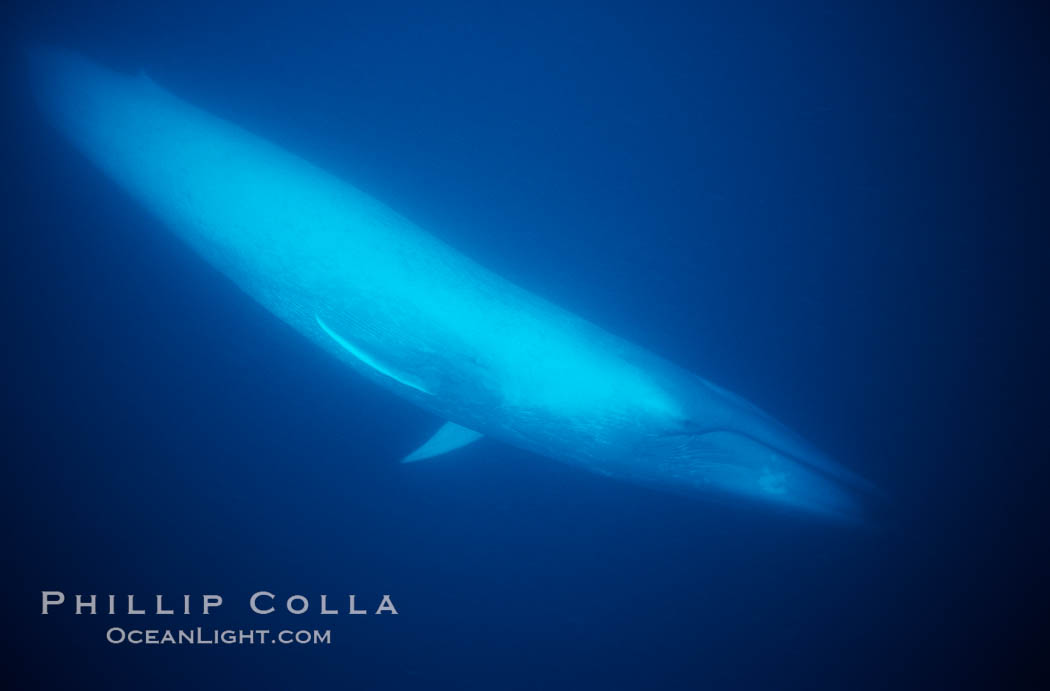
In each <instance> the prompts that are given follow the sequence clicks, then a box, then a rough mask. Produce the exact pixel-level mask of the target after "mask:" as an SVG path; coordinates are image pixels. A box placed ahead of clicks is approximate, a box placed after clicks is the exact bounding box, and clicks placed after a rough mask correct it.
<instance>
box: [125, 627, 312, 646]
mask: <svg viewBox="0 0 1050 691" xmlns="http://www.w3.org/2000/svg"><path fill="white" fill-rule="evenodd" d="M106 640H107V641H109V642H110V643H113V644H114V645H120V644H122V643H130V644H131V645H261V644H266V643H275V644H276V643H279V644H283V645H296V644H297V645H329V644H331V642H332V632H331V631H330V630H327V629H326V630H324V631H318V630H316V629H313V630H307V629H300V630H299V631H289V630H283V631H276V632H273V631H270V630H269V629H224V630H219V629H205V628H202V627H197V628H195V629H123V628H120V627H119V626H114V627H113V628H111V629H109V630H108V631H106Z"/></svg>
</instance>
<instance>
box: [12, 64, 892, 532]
mask: <svg viewBox="0 0 1050 691" xmlns="http://www.w3.org/2000/svg"><path fill="white" fill-rule="evenodd" d="M26 53H27V56H28V59H27V62H28V65H29V74H30V83H31V85H32V88H33V90H34V94H35V96H36V100H37V102H38V104H39V106H40V110H41V112H42V113H43V114H44V115H45V117H46V119H47V120H48V121H49V122H50V123H51V124H52V125H53V126H54V127H55V128H56V129H57V130H58V131H59V132H60V133H62V135H64V136H65V137H66V138H67V139H68V140H69V141H70V142H71V143H72V144H73V146H74V147H75V148H76V149H78V150H79V151H80V152H81V153H82V154H83V155H84V156H85V157H86V158H87V159H88V160H90V161H91V163H93V164H94V166H96V167H97V168H98V169H100V170H101V171H102V172H103V173H105V174H106V175H107V176H108V177H110V178H111V179H112V180H113V181H114V182H115V183H116V184H117V185H118V186H119V187H120V188H122V189H123V190H124V191H125V192H126V193H127V194H128V195H130V196H131V197H132V198H133V199H135V200H136V201H137V202H138V203H139V204H141V205H142V206H143V207H145V209H147V210H148V211H149V212H150V213H151V214H152V215H154V216H155V217H157V218H158V219H160V220H161V221H162V222H163V223H164V224H165V225H166V226H167V227H168V228H170V229H171V230H172V231H173V232H174V233H176V234H177V235H178V237H180V238H181V239H182V240H183V241H185V242H186V243H188V244H189V246H190V247H192V248H193V249H194V250H195V251H196V252H197V253H198V254H199V255H200V256H201V257H203V258H204V259H205V260H206V261H207V262H208V263H210V264H211V265H212V266H213V267H215V268H216V269H218V270H219V271H220V272H222V273H223V274H225V275H226V276H227V277H229V278H230V279H231V280H232V281H233V282H234V283H235V284H236V285H237V286H239V287H240V288H241V289H242V290H243V291H244V292H245V293H247V294H248V295H250V296H251V297H252V298H254V299H255V300H257V301H258V302H259V303H261V304H262V305H263V306H265V307H266V308H267V309H268V310H269V311H270V312H272V313H273V314H274V315H276V316H277V317H279V318H280V319H282V320H284V321H285V322H287V323H288V324H290V325H291V326H292V327H294V328H295V329H296V330H297V331H298V332H300V333H301V334H302V335H304V336H305V337H306V338H308V339H309V340H311V341H313V342H314V343H315V344H317V345H318V346H320V347H321V348H324V349H325V350H327V351H328V352H329V353H331V354H332V355H333V356H335V357H337V358H339V359H340V360H341V361H342V362H344V363H345V364H346V365H347V366H349V367H350V368H352V369H353V370H355V371H356V372H358V373H359V374H360V375H361V376H363V377H365V378H367V379H370V380H372V381H373V382H375V383H376V384H378V385H379V386H382V387H385V388H387V389H389V390H390V391H392V392H394V393H395V394H397V395H399V396H401V397H403V398H405V399H408V400H409V401H411V402H413V403H415V404H416V405H418V406H420V407H421V408H424V409H426V410H428V411H430V412H432V413H433V414H435V415H437V416H438V417H439V418H440V419H441V420H442V421H445V422H444V424H443V426H441V427H440V428H439V429H438V430H437V432H436V433H435V434H434V436H433V437H432V438H431V439H429V440H428V441H426V442H425V443H424V444H423V445H422V446H420V447H419V448H417V449H416V450H415V451H413V452H411V453H410V454H408V455H407V456H406V457H405V458H404V461H418V460H422V459H424V458H432V457H435V456H438V455H441V454H443V453H446V452H449V451H452V450H454V449H456V448H460V447H462V446H464V445H466V444H469V443H471V442H473V441H474V440H476V439H478V438H480V437H482V436H487V437H491V438H493V439H497V440H500V441H502V442H505V443H507V444H511V445H513V446H516V447H519V448H522V449H527V450H529V451H533V452H535V453H538V454H542V455H544V456H548V457H550V458H554V459H558V460H560V461H565V462H568V463H573V464H576V465H579V466H582V467H584V468H587V469H589V470H591V471H594V472H597V473H600V474H603V475H607V476H612V477H619V478H624V479H626V480H629V481H633V482H638V483H642V484H646V485H652V486H658V487H662V488H665V489H669V490H672V491H679V492H688V493H698V494H707V495H711V496H718V495H721V496H723V497H734V498H738V499H744V500H752V501H753V502H755V503H756V504H765V505H774V506H780V507H785V508H793V509H799V510H802V511H806V512H810V513H813V514H818V515H821V516H826V517H838V518H843V519H858V518H859V517H861V516H862V515H863V513H864V512H863V506H864V505H865V504H866V502H865V501H864V499H865V496H866V495H868V494H869V493H871V492H872V490H873V488H872V487H871V485H870V484H869V483H868V482H867V481H866V480H864V479H863V478H861V477H859V476H857V475H856V474H854V473H852V472H850V471H849V470H847V469H845V468H844V467H842V466H840V465H838V464H836V463H834V462H832V461H831V460H829V459H827V458H826V457H825V456H823V455H822V454H821V453H820V452H818V451H817V450H816V449H814V448H813V447H811V446H810V445H809V444H808V443H806V442H805V441H803V440H802V439H801V438H800V437H799V436H798V435H796V434H794V433H793V432H792V431H790V430H789V429H787V428H786V427H784V426H783V425H781V424H780V423H778V422H776V421H775V420H774V419H773V418H772V417H770V416H769V415H767V414H766V413H764V412H763V411H761V410H760V409H759V408H757V407H756V406H754V405H752V404H751V403H749V402H747V401H745V400H744V399H742V398H740V397H739V396H736V395H734V394H733V393H731V392H729V391H727V390H725V389H723V388H721V387H719V386H716V385H715V384H713V383H711V382H710V381H707V380H706V379H703V378H701V377H699V376H697V375H695V374H692V373H690V372H688V371H686V370H684V369H682V368H680V367H678V366H676V365H674V364H672V363H670V362H668V361H666V360H664V359H662V358H660V357H658V356H657V355H654V354H653V353H651V352H649V351H647V350H645V349H643V348H641V347H639V346H636V345H633V344H632V343H630V342H628V341H626V340H624V339H622V338H619V337H617V336H614V335H612V334H610V333H608V332H606V331H604V330H602V329H601V328H599V327H597V326H595V325H594V324H592V323H590V322H589V321H586V320H585V319H582V318H580V317H578V316H576V315H574V314H571V313H570V312H568V311H566V310H564V309H562V308H560V307H558V306H556V305H554V304H551V303H550V302H548V301H547V300H544V299H542V298H540V297H538V296H536V295H533V294H532V293H530V292H528V291H526V290H524V289H522V288H520V287H518V286H516V285H514V284H513V283H511V282H509V281H507V280H505V279H503V278H502V277H500V276H498V275H496V274H495V273H493V272H491V271H489V270H487V269H486V268H484V267H483V266H480V265H479V264H477V263H475V262H474V261H472V260H471V259H469V258H468V257H467V256H465V255H463V254H461V253H460V252H458V251H457V250H455V249H453V248H452V247H450V246H449V245H447V244H445V243H444V242H442V241H441V240H439V239H437V238H435V237H434V236H432V235H430V234H428V233H427V232H425V231H423V230H422V229H420V228H419V227H418V226H416V225H415V224H413V223H412V222H411V221H409V220H407V219H406V218H404V217H402V216H400V215H399V214H398V213H396V212H395V211H393V210H391V209H390V208H388V207H387V206H385V205H384V204H382V203H380V202H379V201H377V200H375V199H373V198H372V197H370V196H368V195H367V194H365V193H363V192H362V191H360V190H358V189H356V188H355V187H353V186H351V185H349V184H347V183H346V182H344V181H342V180H339V179H337V178H336V177H334V176H333V175H330V174H328V173H326V172H325V171H323V170H321V169H320V168H318V167H316V166H314V165H312V164H311V163H309V162H307V161H305V160H303V159H301V158H299V157H297V156H295V155H294V154H292V153H289V152H287V151H285V150H283V149H281V148H280V147H278V146H276V145H275V144H273V143H271V142H269V141H267V140H265V139H263V138H261V137H259V136H257V135H254V134H252V133H250V132H247V131H245V130H244V129H242V128H240V127H238V126H236V125H234V124H232V123H230V122H228V121H226V120H223V119H222V118H218V117H215V116H213V115H210V114H208V113H207V112H205V111H203V110H201V109H199V108H197V107H195V106H193V105H191V104H189V103H187V102H186V101H184V100H182V99H180V98H178V97H177V96H175V95H173V94H172V93H170V92H168V91H166V90H165V89H163V88H161V87H160V86H158V85H157V84H155V83H154V82H153V81H151V80H150V79H149V78H148V77H147V76H145V75H144V74H137V75H131V74H122V73H119V72H115V71H112V70H109V69H106V68H104V67H102V66H100V65H97V64H95V63H93V62H91V61H89V60H87V59H85V58H83V57H81V56H79V55H78V54H75V53H69V52H64V51H61V50H56V49H52V48H46V47H40V46H33V47H29V48H27V49H26Z"/></svg>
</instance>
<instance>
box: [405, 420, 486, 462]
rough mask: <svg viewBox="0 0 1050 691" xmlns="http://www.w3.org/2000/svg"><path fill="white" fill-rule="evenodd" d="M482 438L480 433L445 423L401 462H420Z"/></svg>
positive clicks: (452, 423)
mask: <svg viewBox="0 0 1050 691" xmlns="http://www.w3.org/2000/svg"><path fill="white" fill-rule="evenodd" d="M482 436H484V435H482V434H481V432H475V431H474V430H472V429H467V428H466V427H462V426H460V425H457V424H456V423H454V422H446V423H445V424H443V425H441V427H440V428H438V431H437V432H434V436H432V437H431V438H430V439H427V440H426V441H425V442H423V445H422V446H420V447H419V448H418V449H416V450H415V451H413V452H412V453H410V454H408V455H407V456H405V457H404V458H402V459H401V462H402V463H413V462H415V461H422V460H423V459H424V458H433V457H434V456H440V455H441V454H444V453H448V452H449V451H455V450H456V449H459V448H462V447H464V446H466V445H467V444H470V443H471V442H474V441H477V440H478V439H481V437H482Z"/></svg>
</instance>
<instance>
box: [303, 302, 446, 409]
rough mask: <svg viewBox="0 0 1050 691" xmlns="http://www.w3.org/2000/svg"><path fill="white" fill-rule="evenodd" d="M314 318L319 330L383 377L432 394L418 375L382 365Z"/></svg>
mask: <svg viewBox="0 0 1050 691" xmlns="http://www.w3.org/2000/svg"><path fill="white" fill-rule="evenodd" d="M314 319H316V320H317V325H318V326H320V327H321V330H323V331H324V332H325V333H326V334H328V337H329V338H331V339H332V340H333V341H335V342H336V343H338V344H339V346H340V347H341V348H342V349H343V350H345V351H346V352H348V353H350V354H351V355H353V356H354V357H355V358H357V360H358V361H359V362H361V363H362V364H364V365H366V366H368V367H370V368H371V369H373V370H375V371H376V372H378V373H379V374H381V375H383V376H384V377H388V378H390V379H393V380H394V381H396V382H397V383H399V384H403V385H405V386H407V387H408V388H410V389H415V390H416V391H419V392H420V393H425V394H428V395H431V396H432V395H434V392H433V391H431V390H430V388H429V387H427V385H426V384H425V383H424V382H423V381H422V380H421V379H420V378H419V377H416V376H414V375H411V374H409V373H407V372H399V371H397V370H395V369H393V368H391V367H388V366H386V365H384V364H383V363H382V362H380V361H379V360H377V359H376V358H374V357H372V356H371V355H369V354H368V353H366V352H365V351H364V350H362V349H361V348H358V347H357V346H355V345H354V344H353V343H351V342H350V341H348V340H346V339H345V338H343V337H342V336H340V335H339V334H338V333H336V332H335V331H334V330H333V329H332V328H331V327H330V326H328V324H326V323H325V321H324V320H323V319H321V317H320V315H316V314H315V315H314Z"/></svg>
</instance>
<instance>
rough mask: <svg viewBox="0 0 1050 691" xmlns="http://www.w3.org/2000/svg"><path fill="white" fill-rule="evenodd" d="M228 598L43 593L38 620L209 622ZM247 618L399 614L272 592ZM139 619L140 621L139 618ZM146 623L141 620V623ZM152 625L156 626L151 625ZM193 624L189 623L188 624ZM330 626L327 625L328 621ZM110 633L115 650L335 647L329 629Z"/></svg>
mask: <svg viewBox="0 0 1050 691" xmlns="http://www.w3.org/2000/svg"><path fill="white" fill-rule="evenodd" d="M224 602H225V598H224V597H223V596H222V595H218V594H201V595H163V594H158V595H150V596H136V595H115V594H105V595H102V594H92V593H88V594H85V593H75V594H72V595H70V596H69V597H67V596H66V594H65V593H64V592H62V591H60V590H42V591H40V614H41V615H44V616H48V615H55V614H59V615H63V614H65V615H73V616H75V617H81V616H87V617H91V618H94V617H109V616H117V617H120V618H123V617H133V618H135V619H136V621H135V624H138V622H139V621H143V624H145V621H144V620H147V621H148V620H149V619H151V618H153V617H157V618H159V619H163V620H164V623H165V624H166V623H169V622H171V623H174V621H172V618H175V617H178V616H179V615H182V616H190V615H192V616H202V617H209V619H210V616H209V615H213V614H215V613H216V611H217V610H220V609H221V608H222V607H223V604H224ZM241 602H242V603H243V604H241V606H242V607H243V608H244V609H243V610H241V611H243V612H244V614H245V615H246V616H249V617H253V618H254V617H259V618H266V619H269V618H270V617H271V616H272V615H275V614H277V615H280V614H284V615H287V614H291V615H295V616H299V615H304V614H307V613H309V614H311V615H321V616H322V617H323V618H324V619H325V620H328V619H329V618H330V617H333V616H335V617H340V618H343V617H347V616H349V617H352V618H355V619H356V618H358V617H362V616H363V617H374V616H384V615H386V616H389V615H394V616H396V615H397V614H398V611H397V607H395V606H394V601H393V600H392V599H391V597H390V595H387V594H375V595H362V596H358V595H356V594H352V593H351V594H347V595H343V596H335V597H329V596H328V595H324V594H321V595H317V596H310V597H307V596H305V595H298V594H296V595H290V596H280V595H277V594H275V593H272V592H270V591H268V590H258V591H256V592H254V593H252V595H251V596H250V597H247V598H245V599H244V600H243V601H241ZM136 615H137V616H136ZM138 617H143V619H144V620H143V619H138ZM150 623H151V624H154V622H153V621H151V622H150ZM187 623H189V622H187ZM326 623H327V621H326ZM109 624H111V625H110V626H109V627H108V628H106V641H108V642H109V643H111V644H113V645H266V644H270V645H331V643H332V631H331V629H307V628H300V629H281V630H277V629H258V628H245V629H223V628H216V627H209V626H196V627H194V626H192V625H190V626H179V625H177V624H176V625H175V626H173V627H170V628H168V627H164V626H163V624H161V625H160V626H157V625H156V624H160V622H156V623H155V624H154V626H149V625H139V626H136V625H131V626H127V625H126V624H125V622H123V621H121V620H120V619H111V620H110V621H109Z"/></svg>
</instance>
